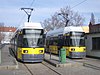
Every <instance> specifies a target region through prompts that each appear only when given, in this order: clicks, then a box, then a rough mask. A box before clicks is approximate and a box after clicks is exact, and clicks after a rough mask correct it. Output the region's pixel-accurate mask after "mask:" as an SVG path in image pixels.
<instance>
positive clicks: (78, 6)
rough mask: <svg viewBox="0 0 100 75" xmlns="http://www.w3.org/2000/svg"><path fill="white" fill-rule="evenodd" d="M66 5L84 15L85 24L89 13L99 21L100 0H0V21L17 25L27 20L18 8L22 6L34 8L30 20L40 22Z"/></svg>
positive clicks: (88, 19) (89, 15) (87, 21)
mask: <svg viewBox="0 0 100 75" xmlns="http://www.w3.org/2000/svg"><path fill="white" fill-rule="evenodd" d="M66 6H70V7H71V8H72V10H73V11H75V12H78V13H79V14H80V15H82V16H83V17H85V22H84V24H85V25H88V23H89V21H90V17H91V13H94V15H95V19H96V22H97V23H99V22H100V0H0V22H4V23H5V25H6V26H17V27H18V26H19V25H20V24H22V23H24V22H25V21H27V15H26V14H25V12H24V11H22V10H20V8H23V7H25V8H27V7H31V8H34V11H33V12H32V16H31V21H32V22H41V21H43V20H44V19H47V18H50V16H51V15H53V14H54V13H55V12H59V10H60V8H63V7H66Z"/></svg>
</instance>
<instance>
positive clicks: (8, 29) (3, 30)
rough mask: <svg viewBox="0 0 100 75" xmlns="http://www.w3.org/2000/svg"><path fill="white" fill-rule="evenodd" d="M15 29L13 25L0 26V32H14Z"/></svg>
mask: <svg viewBox="0 0 100 75" xmlns="http://www.w3.org/2000/svg"><path fill="white" fill-rule="evenodd" d="M15 31H16V28H15V27H5V26H1V27H0V32H15Z"/></svg>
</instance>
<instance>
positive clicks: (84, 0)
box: [71, 0, 87, 9]
mask: <svg viewBox="0 0 100 75" xmlns="http://www.w3.org/2000/svg"><path fill="white" fill-rule="evenodd" d="M86 1H87V0H83V1H82V2H80V3H78V4H76V5H74V6H73V7H71V9H73V8H75V7H77V6H79V5H80V4H82V3H84V2H86Z"/></svg>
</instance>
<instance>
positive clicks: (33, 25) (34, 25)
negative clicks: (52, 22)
mask: <svg viewBox="0 0 100 75" xmlns="http://www.w3.org/2000/svg"><path fill="white" fill-rule="evenodd" d="M21 29H43V27H42V25H41V24H40V23H34V22H25V23H24V25H22V27H21Z"/></svg>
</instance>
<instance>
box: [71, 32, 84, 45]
mask: <svg viewBox="0 0 100 75" xmlns="http://www.w3.org/2000/svg"><path fill="white" fill-rule="evenodd" d="M70 46H85V40H84V33H83V32H81V33H79V32H74V33H72V36H71V37H70Z"/></svg>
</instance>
